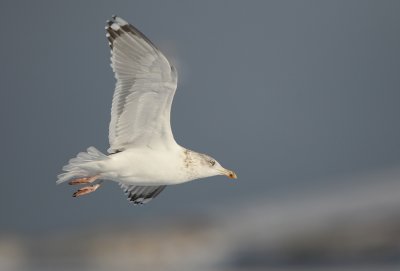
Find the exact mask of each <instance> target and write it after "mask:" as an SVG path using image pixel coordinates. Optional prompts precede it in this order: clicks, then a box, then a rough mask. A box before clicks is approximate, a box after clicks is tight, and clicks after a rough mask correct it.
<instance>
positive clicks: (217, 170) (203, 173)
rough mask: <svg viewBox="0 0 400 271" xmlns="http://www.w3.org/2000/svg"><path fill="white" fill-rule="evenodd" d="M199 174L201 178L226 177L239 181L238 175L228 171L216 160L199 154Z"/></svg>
mask: <svg viewBox="0 0 400 271" xmlns="http://www.w3.org/2000/svg"><path fill="white" fill-rule="evenodd" d="M198 158H199V160H200V161H199V163H198V173H199V175H200V178H204V177H211V176H216V175H225V176H227V177H228V178H230V179H237V176H236V173H235V172H233V171H232V170H229V169H226V168H224V167H223V166H221V164H220V163H219V162H218V161H217V160H215V159H214V158H212V157H210V156H208V155H205V154H199V157H198Z"/></svg>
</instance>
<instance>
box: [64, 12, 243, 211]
mask: <svg viewBox="0 0 400 271" xmlns="http://www.w3.org/2000/svg"><path fill="white" fill-rule="evenodd" d="M106 31H107V34H106V36H107V38H108V41H109V45H110V48H111V67H112V69H113V71H114V73H115V78H116V80H117V82H116V87H115V91H114V97H113V101H112V108H111V122H110V126H109V135H108V136H109V142H110V148H109V149H108V155H106V154H103V153H101V152H100V151H99V150H97V149H96V148H95V147H89V148H88V149H87V151H86V152H81V153H79V154H78V155H77V156H76V157H75V158H72V159H71V160H70V161H69V163H68V164H67V165H66V166H64V167H63V171H64V172H63V173H62V174H60V175H58V180H57V184H60V183H63V182H66V181H69V184H71V185H77V184H86V185H87V186H85V187H82V188H80V189H79V190H77V191H76V192H75V193H74V194H73V196H74V197H78V196H82V195H86V194H88V193H91V192H94V191H96V189H97V188H99V187H100V185H101V183H102V182H103V181H104V180H110V181H114V182H117V183H119V185H120V186H121V188H122V189H123V190H124V191H125V193H126V194H127V195H128V199H129V200H130V201H131V202H133V203H134V204H143V203H146V202H148V201H150V200H151V199H153V198H155V197H156V196H157V195H159V194H160V193H161V192H162V191H163V190H164V188H165V187H166V186H167V185H174V184H180V183H184V182H188V181H192V180H195V179H199V178H205V177H210V176H215V175H226V176H228V177H229V178H235V179H236V174H235V173H234V172H233V171H231V170H228V169H225V168H223V167H222V166H221V165H220V163H218V162H217V161H216V160H215V159H214V158H212V157H210V156H208V155H205V154H202V153H198V152H195V151H192V150H189V149H186V148H184V147H182V146H180V145H178V144H177V143H176V142H175V139H174V136H173V134H172V131H171V124H170V112H171V104H172V100H173V97H174V94H175V90H176V87H177V72H176V69H175V68H174V67H173V66H172V65H171V64H170V63H169V62H168V60H167V58H166V57H165V56H164V55H163V54H162V53H161V52H160V50H159V49H158V48H157V47H156V46H155V45H154V44H153V43H152V42H151V41H150V40H149V39H148V38H147V37H146V36H145V35H143V34H142V33H141V32H140V31H139V30H137V29H136V28H135V27H134V26H132V25H130V24H129V23H127V22H126V21H125V20H123V19H122V18H120V17H117V16H113V17H112V20H110V21H107V26H106Z"/></svg>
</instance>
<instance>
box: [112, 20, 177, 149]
mask: <svg viewBox="0 0 400 271" xmlns="http://www.w3.org/2000/svg"><path fill="white" fill-rule="evenodd" d="M106 31H107V38H108V40H109V45H110V48H111V66H112V68H113V71H114V73H115V78H116V79H117V83H116V88H115V92H114V97H113V102H112V109H111V122H110V127H109V141H110V149H109V150H108V151H109V153H114V152H117V151H122V150H124V149H126V148H127V147H128V146H130V145H135V144H136V145H148V146H151V147H158V146H159V145H168V144H171V143H174V142H175V141H174V138H173V135H172V131H171V125H170V110H171V104H172V100H173V96H174V94H175V90H176V85H177V74H176V71H175V69H174V68H173V66H172V65H170V63H169V62H168V60H167V59H166V58H165V56H164V55H163V54H162V53H161V52H160V51H159V50H158V49H157V47H156V46H155V45H154V44H153V43H152V42H151V41H150V40H149V39H148V38H147V37H146V36H145V35H143V34H142V33H141V32H140V31H139V30H137V29H136V28H135V27H134V26H132V25H130V24H128V23H127V22H126V21H124V20H123V19H121V18H119V17H113V19H112V20H111V21H108V24H107V26H106Z"/></svg>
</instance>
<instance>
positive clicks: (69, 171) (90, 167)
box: [56, 147, 109, 184]
mask: <svg viewBox="0 0 400 271" xmlns="http://www.w3.org/2000/svg"><path fill="white" fill-rule="evenodd" d="M106 159H109V158H108V156H107V155H105V154H103V153H102V152H100V151H99V150H97V149H96V148H95V147H89V148H88V149H87V152H80V153H78V155H77V156H76V157H75V158H72V159H71V160H69V162H68V165H65V166H64V167H63V171H65V172H64V173H61V174H60V175H58V176H57V177H58V180H57V182H56V183H57V184H60V183H63V182H65V181H68V180H70V179H73V178H82V177H88V176H94V175H97V174H99V170H100V168H99V163H96V162H99V161H102V160H106Z"/></svg>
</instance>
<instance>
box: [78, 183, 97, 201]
mask: <svg viewBox="0 0 400 271" xmlns="http://www.w3.org/2000/svg"><path fill="white" fill-rule="evenodd" d="M99 187H100V184H95V185H91V186H85V187H82V188H81V189H78V190H77V191H76V192H75V193H74V194H72V196H73V197H74V198H76V197H80V196H83V195H86V194H89V193H92V192H94V191H96V190H97V188H99Z"/></svg>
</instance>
